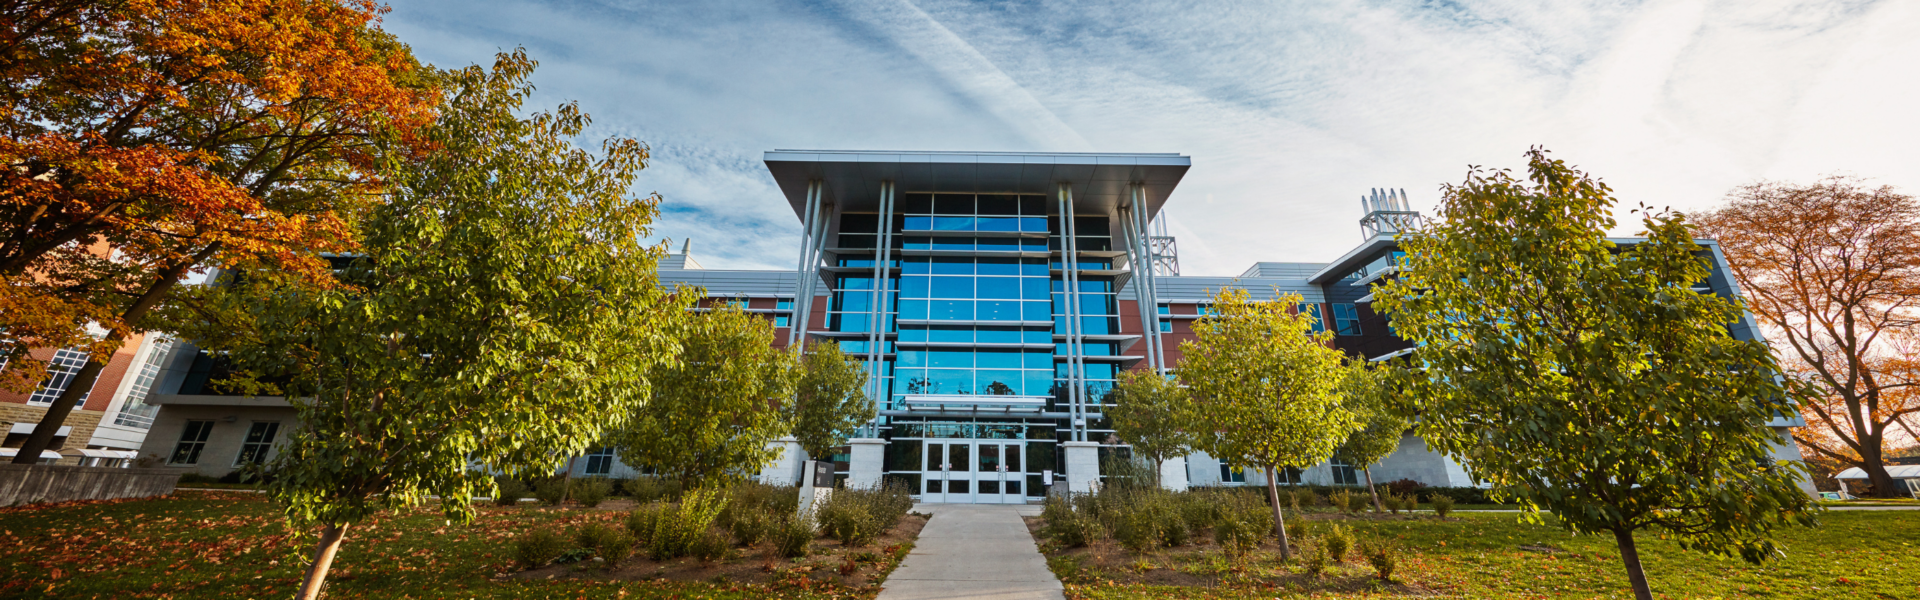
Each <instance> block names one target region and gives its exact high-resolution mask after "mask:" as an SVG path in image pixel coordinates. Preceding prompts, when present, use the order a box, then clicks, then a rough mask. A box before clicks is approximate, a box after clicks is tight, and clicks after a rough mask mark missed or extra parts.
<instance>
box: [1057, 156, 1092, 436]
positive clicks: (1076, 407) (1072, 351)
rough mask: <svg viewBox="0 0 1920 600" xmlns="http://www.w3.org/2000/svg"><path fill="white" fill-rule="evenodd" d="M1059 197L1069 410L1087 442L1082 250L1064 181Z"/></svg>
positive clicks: (1070, 193)
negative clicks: (1082, 332) (1081, 318)
mask: <svg viewBox="0 0 1920 600" xmlns="http://www.w3.org/2000/svg"><path fill="white" fill-rule="evenodd" d="M1059 196H1060V263H1061V269H1060V273H1061V275H1060V284H1061V285H1060V287H1061V297H1062V298H1063V299H1064V300H1065V301H1066V304H1067V311H1066V315H1067V402H1068V406H1069V409H1068V413H1069V414H1071V415H1072V422H1071V425H1072V430H1071V431H1072V438H1073V441H1076V442H1084V441H1087V409H1086V373H1085V371H1084V370H1083V367H1082V366H1081V364H1082V363H1081V361H1080V360H1079V357H1080V353H1081V350H1082V348H1081V344H1083V343H1085V339H1084V336H1082V335H1081V332H1080V252H1079V241H1078V240H1076V239H1074V238H1075V237H1076V235H1075V229H1074V226H1073V216H1074V213H1073V187H1072V186H1071V185H1070V184H1068V183H1065V182H1062V183H1061V184H1060V192H1059Z"/></svg>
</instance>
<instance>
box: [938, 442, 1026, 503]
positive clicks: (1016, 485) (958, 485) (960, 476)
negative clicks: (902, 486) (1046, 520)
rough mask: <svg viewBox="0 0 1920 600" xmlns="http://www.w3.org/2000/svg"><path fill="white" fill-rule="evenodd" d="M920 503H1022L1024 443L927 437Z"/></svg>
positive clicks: (1024, 473) (1023, 490) (1024, 462)
mask: <svg viewBox="0 0 1920 600" xmlns="http://www.w3.org/2000/svg"><path fill="white" fill-rule="evenodd" d="M924 443H925V444H926V447H925V448H922V453H921V456H924V457H926V460H927V465H926V471H924V472H923V473H922V474H921V477H920V486H921V488H920V501H921V502H953V503H973V504H1025V503H1026V502H1027V495H1026V490H1025V489H1023V488H1025V487H1026V483H1027V473H1026V471H1025V470H1024V469H1023V467H1024V466H1025V465H1026V445H1025V444H1023V443H1021V442H1019V441H1013V440H954V439H947V440H927V441H926V442H924Z"/></svg>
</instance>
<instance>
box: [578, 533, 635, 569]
mask: <svg viewBox="0 0 1920 600" xmlns="http://www.w3.org/2000/svg"><path fill="white" fill-rule="evenodd" d="M573 539H574V542H576V543H578V544H580V547H582V548H591V549H592V550H593V551H594V552H595V553H597V554H599V555H600V558H604V559H606V561H607V564H608V565H609V566H611V565H612V564H614V563H617V562H620V561H622V560H626V558H627V555H629V554H632V553H633V536H631V535H629V534H627V533H626V532H624V531H621V530H619V529H615V528H613V527H608V526H607V525H605V524H602V523H587V524H585V525H581V526H580V528H579V529H576V530H574V533H573Z"/></svg>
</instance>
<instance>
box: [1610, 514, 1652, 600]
mask: <svg viewBox="0 0 1920 600" xmlns="http://www.w3.org/2000/svg"><path fill="white" fill-rule="evenodd" d="M1613 539H1614V541H1616V542H1618V543H1619V544H1620V563H1621V564H1622V565H1625V566H1626V567H1627V579H1628V580H1629V581H1632V582H1633V597H1634V598H1637V599H1639V600H1653V588H1651V587H1648V586H1647V572H1646V571H1645V570H1643V569H1641V568H1640V550H1639V548H1636V547H1635V546H1634V545H1633V530H1631V529H1615V530H1613Z"/></svg>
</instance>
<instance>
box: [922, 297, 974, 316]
mask: <svg viewBox="0 0 1920 600" xmlns="http://www.w3.org/2000/svg"><path fill="white" fill-rule="evenodd" d="M927 312H928V314H927V317H928V318H930V319H936V320H942V321H971V320H973V301H971V300H934V301H933V302H932V303H930V304H929V305H928V306H927Z"/></svg>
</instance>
